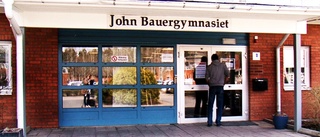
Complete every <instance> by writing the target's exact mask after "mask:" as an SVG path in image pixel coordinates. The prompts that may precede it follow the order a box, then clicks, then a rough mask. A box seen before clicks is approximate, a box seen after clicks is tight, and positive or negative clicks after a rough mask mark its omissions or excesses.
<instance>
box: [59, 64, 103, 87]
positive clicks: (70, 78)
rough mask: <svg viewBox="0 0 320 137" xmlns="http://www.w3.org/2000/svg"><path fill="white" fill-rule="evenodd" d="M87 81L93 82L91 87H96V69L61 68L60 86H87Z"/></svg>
mask: <svg viewBox="0 0 320 137" xmlns="http://www.w3.org/2000/svg"><path fill="white" fill-rule="evenodd" d="M89 80H93V82H94V83H92V84H93V85H98V82H99V81H98V80H99V79H98V67H63V68H62V85H64V86H82V85H89Z"/></svg>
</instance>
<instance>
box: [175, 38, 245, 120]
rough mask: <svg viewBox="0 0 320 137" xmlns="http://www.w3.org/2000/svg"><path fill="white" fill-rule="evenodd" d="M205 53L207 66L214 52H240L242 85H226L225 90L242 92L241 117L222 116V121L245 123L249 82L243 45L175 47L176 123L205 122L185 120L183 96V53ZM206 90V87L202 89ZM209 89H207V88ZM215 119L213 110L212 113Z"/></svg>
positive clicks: (181, 45)
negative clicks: (206, 52) (206, 51)
mask: <svg viewBox="0 0 320 137" xmlns="http://www.w3.org/2000/svg"><path fill="white" fill-rule="evenodd" d="M187 50H189V51H190V50H191V51H205V50H208V55H209V57H208V64H210V63H211V55H212V54H214V53H216V51H237V52H242V84H226V85H225V86H224V89H225V90H242V115H241V116H227V117H226V116H225V117H224V116H223V117H222V121H246V120H249V90H248V86H249V81H248V67H247V66H248V63H247V62H248V60H247V46H245V45H236V46H234V45H232V46H229V45H196V44H195V45H189V44H178V45H177V55H178V56H177V71H178V72H177V75H178V76H179V77H177V81H178V83H177V107H178V108H177V110H178V112H177V113H178V115H177V122H178V123H199V122H207V118H206V117H204V118H185V95H184V89H185V87H184V86H185V85H184V55H183V54H184V53H183V52H184V51H187ZM203 88H206V87H203ZM207 89H209V87H207ZM213 114H214V115H213V116H214V117H213V119H215V109H214V112H213Z"/></svg>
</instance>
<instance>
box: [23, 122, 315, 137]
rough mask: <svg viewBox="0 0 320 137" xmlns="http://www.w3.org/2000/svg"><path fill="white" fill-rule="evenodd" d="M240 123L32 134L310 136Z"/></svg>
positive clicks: (36, 134) (36, 136)
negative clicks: (217, 125) (218, 125)
mask: <svg viewBox="0 0 320 137" xmlns="http://www.w3.org/2000/svg"><path fill="white" fill-rule="evenodd" d="M254 123H255V124H249V125H248V124H247V125H243V124H242V125H241V124H239V125H237V124H226V125H224V123H222V124H223V125H222V126H221V127H216V126H212V127H207V126H206V124H205V123H194V124H175V125H135V126H105V127H75V128H73V127H69V128H57V129H34V130H31V131H30V132H29V133H28V135H27V136H28V137H200V136H201V137H310V136H309V135H306V134H301V133H297V132H294V131H293V130H290V129H282V130H278V129H274V127H273V125H271V124H269V123H267V122H264V121H258V122H254Z"/></svg>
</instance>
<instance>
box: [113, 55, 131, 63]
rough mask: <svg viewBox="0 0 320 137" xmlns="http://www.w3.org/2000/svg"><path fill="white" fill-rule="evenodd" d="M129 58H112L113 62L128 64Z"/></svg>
mask: <svg viewBox="0 0 320 137" xmlns="http://www.w3.org/2000/svg"><path fill="white" fill-rule="evenodd" d="M128 61H129V59H128V56H111V62H128Z"/></svg>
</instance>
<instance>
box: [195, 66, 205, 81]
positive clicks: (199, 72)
mask: <svg viewBox="0 0 320 137" xmlns="http://www.w3.org/2000/svg"><path fill="white" fill-rule="evenodd" d="M206 67H207V63H206V62H200V63H199V65H198V66H197V67H196V68H195V77H196V78H197V79H198V78H205V74H206Z"/></svg>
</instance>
